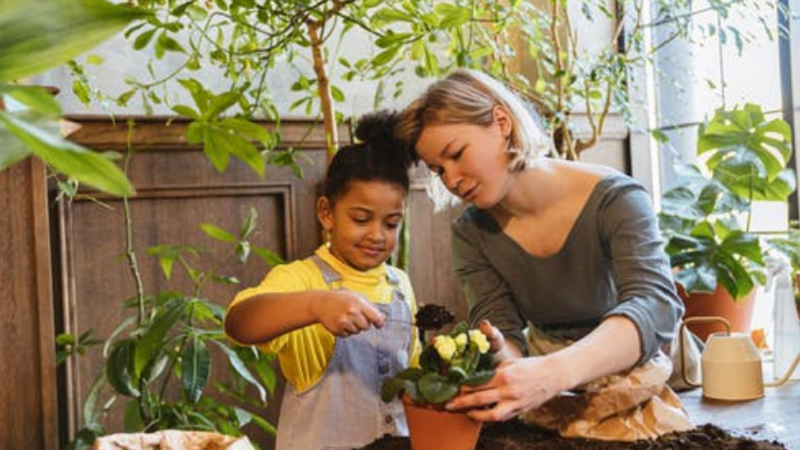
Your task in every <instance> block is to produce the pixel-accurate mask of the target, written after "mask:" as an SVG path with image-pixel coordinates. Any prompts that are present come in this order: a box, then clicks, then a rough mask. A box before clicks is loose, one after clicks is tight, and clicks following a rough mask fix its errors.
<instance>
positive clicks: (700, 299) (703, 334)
mask: <svg viewBox="0 0 800 450" xmlns="http://www.w3.org/2000/svg"><path fill="white" fill-rule="evenodd" d="M677 286H678V295H679V296H680V297H681V300H683V304H684V305H685V306H686V313H685V314H684V317H685V318H689V317H701V316H704V317H708V316H714V317H724V318H725V319H727V320H728V322H730V324H731V330H732V331H737V332H748V331H750V323H751V321H752V319H753V309H754V305H755V298H756V289H753V290H752V291H750V293H749V294H747V295H745V296H744V297H742V298H740V299H739V300H734V299H733V297H731V294H730V293H728V291H727V290H726V289H725V288H724V287H722V285H717V289H716V290H715V291H714V292H711V293H700V292H695V293H692V294H687V293H686V291H685V290H684V289H683V287H682V286H681V285H680V284H679V285H677ZM688 328H689V329H690V330H691V331H692V332H693V333H694V334H695V335H697V337H699V338H700V339H702V340H703V342H705V341H706V339H707V338H708V336H709V335H710V334H711V333H714V332H718V331H725V328H724V327H723V326H722V325H720V324H719V323H713V322H704V323H692V324H690V325H688Z"/></svg>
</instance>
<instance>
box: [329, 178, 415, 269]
mask: <svg viewBox="0 0 800 450" xmlns="http://www.w3.org/2000/svg"><path fill="white" fill-rule="evenodd" d="M405 197H406V192H405V190H404V189H403V188H402V187H401V186H398V185H396V184H393V183H386V182H383V181H352V182H350V183H348V188H347V191H346V192H345V193H344V194H343V195H341V196H340V197H339V198H338V199H337V200H336V202H335V203H334V204H333V205H331V202H330V200H329V199H328V198H326V197H322V198H320V199H319V201H318V202H317V217H318V218H319V221H320V223H321V224H322V226H323V228H325V230H326V231H328V232H329V233H330V250H331V253H333V255H334V256H336V257H337V258H339V259H340V260H341V261H343V262H345V263H346V264H349V265H350V266H351V267H354V268H356V269H358V270H362V271H363V270H369V269H373V268H375V267H377V266H379V265H380V264H382V263H383V262H384V261H386V259H387V258H389V255H390V254H391V252H392V251H393V250H394V246H395V244H396V243H397V235H398V232H399V231H400V225H401V223H402V221H403V211H404V210H405Z"/></svg>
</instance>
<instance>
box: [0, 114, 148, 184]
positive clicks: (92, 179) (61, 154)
mask: <svg viewBox="0 0 800 450" xmlns="http://www.w3.org/2000/svg"><path fill="white" fill-rule="evenodd" d="M0 123H2V124H3V125H5V126H6V127H7V129H8V130H9V131H10V132H11V133H12V134H13V135H14V136H16V138H17V139H19V140H20V141H21V142H22V143H24V144H25V145H26V146H27V147H28V148H29V149H30V150H31V151H32V152H33V153H34V154H35V155H36V156H38V157H39V158H41V159H42V160H43V161H44V162H46V163H47V164H49V165H50V166H52V167H54V168H55V169H56V170H58V171H59V172H61V173H64V174H66V175H68V176H70V177H72V178H75V179H76V180H78V181H80V182H82V183H86V184H88V185H91V186H94V187H95V188H97V189H99V190H101V191H103V192H107V193H109V194H114V195H119V196H128V195H133V194H134V190H133V186H132V185H131V183H130V182H129V181H128V179H127V178H126V177H125V174H124V173H122V171H121V170H120V168H119V167H117V166H116V165H115V164H114V163H113V162H111V161H110V160H109V159H108V158H106V157H104V156H103V155H101V154H99V153H95V152H93V151H91V150H88V149H86V148H84V147H81V146H79V145H77V144H75V143H72V142H70V141H67V140H65V139H63V138H61V136H59V135H57V134H53V133H51V132H49V131H48V130H46V129H44V128H42V127H41V126H39V125H40V124H37V123H35V122H30V121H25V120H22V119H20V118H18V117H15V116H14V115H12V114H9V113H5V112H2V111H0Z"/></svg>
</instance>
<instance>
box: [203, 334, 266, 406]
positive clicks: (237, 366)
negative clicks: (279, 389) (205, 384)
mask: <svg viewBox="0 0 800 450" xmlns="http://www.w3.org/2000/svg"><path fill="white" fill-rule="evenodd" d="M214 343H215V344H217V345H218V346H219V348H221V349H222V351H223V352H225V354H226V355H227V356H228V362H230V364H231V367H232V368H233V370H234V371H235V372H236V373H237V374H238V375H239V376H240V377H242V379H244V380H245V381H247V382H248V383H250V384H251V385H253V386H254V387H255V388H256V390H258V396H259V398H260V399H261V401H262V402H266V401H267V391H266V389H264V386H262V385H261V383H259V382H258V381H257V380H256V379H255V377H253V374H252V373H251V372H250V370H248V369H247V366H246V365H245V363H244V361H242V359H241V358H239V355H237V354H236V352H234V351H233V350H231V349H230V348H228V346H227V345H225V344H224V343H221V342H217V341H214Z"/></svg>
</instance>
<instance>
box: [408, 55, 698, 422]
mask: <svg viewBox="0 0 800 450" xmlns="http://www.w3.org/2000/svg"><path fill="white" fill-rule="evenodd" d="M397 133H398V135H399V136H400V137H401V138H402V139H404V140H405V141H406V142H407V143H408V144H409V146H410V148H411V149H412V153H413V154H414V156H415V157H416V158H418V159H419V158H421V159H422V160H423V161H424V162H425V163H426V164H427V165H428V167H429V168H430V169H431V170H432V171H433V172H435V173H436V175H438V177H439V178H440V180H441V183H442V184H443V185H444V186H445V187H446V188H447V191H449V193H450V194H452V195H455V196H456V197H458V198H459V199H461V200H463V201H466V202H468V203H470V204H471V206H470V207H468V208H467V209H466V210H465V211H464V213H463V214H462V215H461V216H460V217H459V218H458V219H457V220H456V221H455V222H454V223H453V242H452V250H453V264H454V272H455V274H456V276H457V278H458V279H459V281H460V282H461V285H462V287H463V291H464V293H465V295H466V297H467V301H468V302H469V307H470V312H469V315H470V321H471V322H472V323H473V324H480V326H481V328H482V330H483V331H484V333H486V334H487V335H489V336H491V337H493V350H494V351H495V354H496V360H497V362H498V367H497V375H496V376H495V377H494V378H493V379H492V380H491V381H490V382H489V383H488V384H486V385H484V386H480V387H479V388H476V389H475V390H471V391H469V392H466V393H464V394H463V395H461V396H459V397H458V398H456V399H454V400H453V401H451V402H450V403H449V404H448V408H451V409H464V408H469V409H470V410H469V414H470V416H472V417H473V418H474V419H477V420H483V421H496V420H505V419H509V418H511V417H514V416H517V415H519V414H520V413H523V412H527V411H532V410H536V409H538V408H540V407H542V406H543V405H545V403H546V402H548V401H549V400H551V399H553V398H554V397H556V396H558V395H559V394H561V393H563V392H566V391H575V390H583V389H585V388H586V385H587V383H597V382H599V381H600V382H604V381H602V377H605V376H608V375H614V374H620V373H623V374H628V371H629V370H631V369H632V368H634V367H648V370H649V365H652V364H651V363H653V362H654V361H658V362H659V364H656V366H658V367H663V364H661V363H663V361H664V359H665V358H661V357H659V358H657V356H659V355H662V354H661V353H660V349H661V347H662V345H664V344H668V343H670V342H671V341H672V339H673V336H674V330H675V325H676V323H677V321H678V320H679V318H680V317H681V316H682V314H683V307H682V304H681V302H680V300H679V299H678V297H677V296H676V293H675V289H674V284H673V281H672V279H671V276H670V266H669V260H668V258H667V256H666V254H665V253H664V251H663V242H662V240H661V237H660V235H659V231H658V227H657V220H656V216H655V214H654V212H653V209H652V205H651V203H650V199H649V196H648V194H647V192H646V191H645V189H644V188H643V187H642V186H641V185H639V184H638V183H637V182H636V181H634V180H633V179H631V178H629V177H627V176H626V175H624V174H621V173H619V172H616V171H614V170H613V169H610V168H607V167H603V166H596V165H590V164H584V163H579V162H571V161H564V160H558V159H551V158H545V157H544V156H545V154H546V153H547V152H548V150H549V149H550V146H551V144H550V139H549V138H548V136H546V134H545V133H544V132H543V130H542V129H541V127H540V126H538V124H537V123H536V122H535V121H534V120H533V117H532V115H531V114H530V113H529V112H528V111H527V110H526V109H525V107H524V106H523V104H522V102H521V101H520V100H519V98H518V97H517V96H515V95H514V94H513V93H512V92H510V91H509V90H508V89H506V88H505V87H504V86H503V85H502V84H501V83H499V82H497V81H496V80H494V79H492V78H491V77H489V76H486V75H484V74H482V73H479V72H475V71H469V70H463V69H462V70H458V71H456V72H453V73H452V74H450V75H449V76H448V77H446V78H444V79H442V80H439V81H437V82H435V83H434V84H433V85H431V86H430V87H429V88H428V90H427V91H426V92H425V93H424V94H423V95H422V96H420V97H419V98H418V99H417V100H415V101H414V102H412V103H411V104H410V105H409V106H408V107H407V108H406V110H405V111H404V112H403V114H402V117H401V120H400V123H399V124H398V129H397ZM435 191H436V190H435V189H434V190H433V192H434V193H435ZM440 191H441V190H440ZM440 193H441V192H440ZM434 195H435V196H437V194H434ZM434 200H437V201H440V202H441V200H442V199H441V198H434ZM524 330H525V331H527V342H526V336H525V334H524ZM648 364H649V365H648ZM666 371H667V373H666V376H668V375H669V373H668V372H669V365H668V363H667V369H666ZM662 372H663V370H662ZM618 378H619V377H617V379H618ZM607 380H608V379H606V381H607ZM659 380H660V381H658V383H661V385H659V386H658V389H659V390H660V389H661V387H662V385H663V382H665V381H666V378H664V380H661V379H660V378H659ZM595 387H596V386H595ZM592 389H594V388H592ZM590 390H591V389H590ZM667 390H668V388H667ZM593 392H596V389H595V390H594V391H593ZM667 395H668V396H669V400H670V401H673V403H675V402H677V399H676V398H675V397H674V393H672V392H671V391H669V392H667ZM670 395H671V396H670ZM584 418H585V416H584ZM687 423H688V421H687ZM564 426H566V425H565V424H560V425H558V427H560V428H561V429H562V434H563V433H564Z"/></svg>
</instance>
